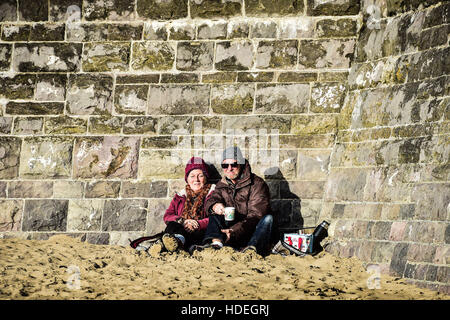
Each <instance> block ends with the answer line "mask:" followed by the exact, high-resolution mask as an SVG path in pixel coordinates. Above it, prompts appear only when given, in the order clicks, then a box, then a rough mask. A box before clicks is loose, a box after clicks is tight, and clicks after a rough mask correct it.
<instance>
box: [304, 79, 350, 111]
mask: <svg viewBox="0 0 450 320" xmlns="http://www.w3.org/2000/svg"><path fill="white" fill-rule="evenodd" d="M346 92H347V87H346V86H345V85H344V84H340V83H325V84H314V85H313V86H312V88H311V107H310V110H311V111H312V112H328V113H339V112H340V110H341V107H342V105H343V103H344V99H345V96H346Z"/></svg>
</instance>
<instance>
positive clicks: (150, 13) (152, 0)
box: [136, 0, 188, 20]
mask: <svg viewBox="0 0 450 320" xmlns="http://www.w3.org/2000/svg"><path fill="white" fill-rule="evenodd" d="M187 6H188V3H187V2H186V1H183V0H168V1H159V0H138V1H137V6H136V11H137V13H138V15H139V16H140V17H143V18H147V19H152V20H159V19H164V20H168V19H180V18H186V17H187V14H188V7H187Z"/></svg>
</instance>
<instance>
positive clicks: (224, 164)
mask: <svg viewBox="0 0 450 320" xmlns="http://www.w3.org/2000/svg"><path fill="white" fill-rule="evenodd" d="M228 166H231V167H232V168H237V167H238V166H239V164H238V163H237V162H234V163H222V169H226V168H228Z"/></svg>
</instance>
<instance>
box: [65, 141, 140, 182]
mask: <svg viewBox="0 0 450 320" xmlns="http://www.w3.org/2000/svg"><path fill="white" fill-rule="evenodd" d="M138 146H139V138H134V137H133V138H131V137H130V138H122V137H112V136H106V137H98V138H91V137H90V138H79V139H77V140H76V143H75V150H74V161H73V163H74V170H73V171H74V172H73V174H74V177H77V178H89V179H91V178H122V179H127V178H135V177H136V174H137V152H138Z"/></svg>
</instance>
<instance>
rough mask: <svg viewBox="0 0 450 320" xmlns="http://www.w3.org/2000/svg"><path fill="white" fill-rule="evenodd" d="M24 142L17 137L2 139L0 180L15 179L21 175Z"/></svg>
mask: <svg viewBox="0 0 450 320" xmlns="http://www.w3.org/2000/svg"><path fill="white" fill-rule="evenodd" d="M21 144H22V141H21V139H19V138H16V137H14V138H13V137H0V178H2V179H14V178H16V177H17V176H18V173H19V157H20V148H21Z"/></svg>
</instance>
